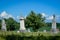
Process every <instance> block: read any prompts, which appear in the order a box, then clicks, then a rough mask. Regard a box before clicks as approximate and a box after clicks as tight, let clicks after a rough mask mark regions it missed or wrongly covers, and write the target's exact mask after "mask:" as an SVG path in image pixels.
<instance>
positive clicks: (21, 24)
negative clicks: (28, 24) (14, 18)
mask: <svg viewBox="0 0 60 40" xmlns="http://www.w3.org/2000/svg"><path fill="white" fill-rule="evenodd" d="M25 31H26V28H25V23H24V18H23V17H20V32H25Z"/></svg>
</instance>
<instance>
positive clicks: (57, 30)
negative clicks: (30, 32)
mask: <svg viewBox="0 0 60 40" xmlns="http://www.w3.org/2000/svg"><path fill="white" fill-rule="evenodd" d="M51 32H52V33H58V32H59V29H51Z"/></svg>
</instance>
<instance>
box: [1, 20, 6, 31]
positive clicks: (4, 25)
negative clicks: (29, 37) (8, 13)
mask: <svg viewBox="0 0 60 40" xmlns="http://www.w3.org/2000/svg"><path fill="white" fill-rule="evenodd" d="M1 30H2V31H6V23H5V20H4V19H2V27H1Z"/></svg>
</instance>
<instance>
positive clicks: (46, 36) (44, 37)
mask: <svg viewBox="0 0 60 40" xmlns="http://www.w3.org/2000/svg"><path fill="white" fill-rule="evenodd" d="M57 37H58V38H57ZM38 38H40V39H39V40H53V39H55V38H56V40H57V39H59V40H60V32H59V33H57V34H52V33H51V32H25V33H22V32H16V31H0V40H20V39H21V40H29V39H31V40H38Z"/></svg>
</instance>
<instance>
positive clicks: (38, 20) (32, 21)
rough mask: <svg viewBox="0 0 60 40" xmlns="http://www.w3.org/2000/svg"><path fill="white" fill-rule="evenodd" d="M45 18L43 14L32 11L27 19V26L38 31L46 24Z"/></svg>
mask: <svg viewBox="0 0 60 40" xmlns="http://www.w3.org/2000/svg"><path fill="white" fill-rule="evenodd" d="M44 20H45V18H44V17H42V15H41V14H36V13H35V12H33V11H31V13H30V14H29V15H28V16H27V17H26V19H25V25H26V28H29V27H32V28H33V30H34V31H37V30H38V29H39V28H40V27H43V26H45V25H46V24H45V22H44Z"/></svg>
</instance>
